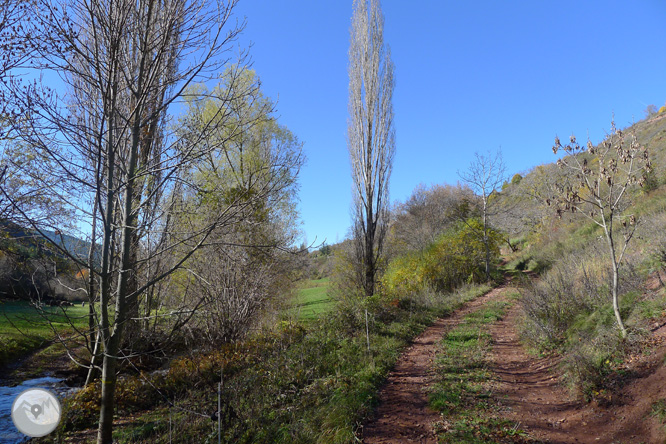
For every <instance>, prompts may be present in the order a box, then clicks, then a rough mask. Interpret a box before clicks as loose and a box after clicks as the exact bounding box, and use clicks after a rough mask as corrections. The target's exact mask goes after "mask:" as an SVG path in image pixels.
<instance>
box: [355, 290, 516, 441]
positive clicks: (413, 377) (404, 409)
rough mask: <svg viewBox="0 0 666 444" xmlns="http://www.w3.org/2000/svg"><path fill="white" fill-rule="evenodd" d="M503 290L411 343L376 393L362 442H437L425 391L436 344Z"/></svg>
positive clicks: (436, 415)
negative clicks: (468, 315) (377, 401)
mask: <svg viewBox="0 0 666 444" xmlns="http://www.w3.org/2000/svg"><path fill="white" fill-rule="evenodd" d="M504 291H505V287H504V286H501V287H498V288H495V289H493V290H490V291H489V292H488V293H486V294H485V295H483V296H480V297H478V298H476V299H474V300H473V301H470V302H468V303H466V304H465V305H463V306H462V307H461V308H460V309H458V310H456V311H454V312H453V313H452V314H451V316H449V317H446V318H440V319H438V320H437V321H436V322H435V323H434V324H433V325H432V326H430V327H428V328H427V329H426V330H425V331H424V332H423V333H422V334H421V335H420V336H418V337H417V338H416V339H415V340H414V341H413V342H412V344H411V345H410V346H409V347H408V348H407V349H406V350H405V352H403V354H402V356H401V357H400V358H399V359H398V362H397V363H396V366H395V368H394V369H393V370H392V371H391V372H390V373H389V376H388V379H387V381H386V383H385V385H384V387H383V388H382V389H381V390H380V392H379V406H378V407H377V409H376V410H375V413H374V415H373V418H372V419H371V420H370V421H368V422H367V423H366V424H365V425H364V427H363V433H362V436H363V438H362V442H363V443H365V444H388V443H420V444H431V443H436V442H437V437H436V435H435V433H434V431H433V423H435V422H436V421H438V420H440V419H441V415H440V414H439V413H438V412H436V411H434V410H432V409H430V408H429V406H428V388H429V387H430V386H431V384H432V383H433V382H434V380H435V376H436V372H435V366H434V362H433V360H434V359H435V355H436V353H437V351H438V350H439V341H440V340H441V339H442V337H443V336H444V334H445V333H446V332H448V331H449V330H451V329H453V328H455V327H456V326H457V325H458V324H459V323H460V322H461V320H462V319H463V318H464V317H465V316H466V315H467V314H469V313H471V312H473V311H475V310H477V309H479V308H480V307H481V306H483V305H484V304H486V303H487V302H489V301H491V300H494V299H498V298H499V297H500V296H501V295H502V294H503V292H504Z"/></svg>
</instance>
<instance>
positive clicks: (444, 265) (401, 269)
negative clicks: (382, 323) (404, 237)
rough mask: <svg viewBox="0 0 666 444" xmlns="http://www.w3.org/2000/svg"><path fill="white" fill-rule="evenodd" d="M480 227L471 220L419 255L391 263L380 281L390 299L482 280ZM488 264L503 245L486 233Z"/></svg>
mask: <svg viewBox="0 0 666 444" xmlns="http://www.w3.org/2000/svg"><path fill="white" fill-rule="evenodd" d="M482 232H483V225H482V224H481V222H480V221H478V220H477V219H470V220H468V221H466V222H465V223H464V224H461V225H460V226H458V227H457V228H455V229H453V230H450V231H449V232H447V233H445V234H443V235H441V236H440V237H439V238H438V239H437V241H435V242H434V243H433V244H432V245H430V247H429V248H428V249H427V250H426V251H424V252H422V253H411V254H407V255H404V256H401V257H398V258H396V259H394V260H393V261H392V262H391V263H390V264H389V267H388V270H387V272H386V273H385V275H384V277H383V279H382V287H383V288H384V290H385V291H386V293H387V294H388V295H389V296H393V297H399V296H400V295H410V294H415V293H418V292H422V291H426V290H427V289H429V288H432V289H434V290H435V291H439V292H450V291H453V290H454V289H455V288H458V287H460V286H461V285H463V284H465V283H474V282H476V283H478V282H481V281H483V280H484V279H485V273H484V266H485V258H486V252H485V245H484V244H483V239H482V237H481V235H480V233H482ZM489 241H490V242H489V246H490V256H491V260H492V261H493V262H494V261H496V260H497V258H498V257H499V245H500V244H501V243H502V242H503V240H502V238H501V236H500V235H499V233H497V232H496V231H494V230H489Z"/></svg>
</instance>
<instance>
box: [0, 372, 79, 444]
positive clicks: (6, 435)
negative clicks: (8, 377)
mask: <svg viewBox="0 0 666 444" xmlns="http://www.w3.org/2000/svg"><path fill="white" fill-rule="evenodd" d="M30 388H43V389H46V390H50V391H52V392H53V393H55V394H56V396H57V397H58V399H59V400H61V401H62V399H63V398H64V397H65V396H67V395H69V394H71V393H73V392H74V391H76V390H78V389H73V388H71V387H67V386H66V385H65V384H63V383H62V379H58V378H52V377H50V376H47V377H44V378H37V379H30V380H28V381H25V382H23V383H21V384H19V385H17V386H15V387H7V386H0V444H16V443H21V442H25V441H27V439H28V437H27V436H25V435H24V434H23V433H21V432H19V431H18V430H16V427H14V423H13V422H12V416H11V415H12V403H13V402H14V399H16V397H17V396H18V395H19V394H20V393H21V392H22V391H24V390H28V389H30Z"/></svg>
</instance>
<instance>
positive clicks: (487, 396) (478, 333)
mask: <svg viewBox="0 0 666 444" xmlns="http://www.w3.org/2000/svg"><path fill="white" fill-rule="evenodd" d="M507 306H508V303H507V302H491V303H489V304H487V305H486V306H485V307H483V308H481V309H479V310H477V311H475V312H473V313H470V314H469V315H467V316H466V317H465V319H464V320H463V322H462V323H461V324H460V325H459V326H458V327H456V328H455V329H453V330H452V331H450V332H449V333H448V334H446V335H445V337H444V338H443V340H442V344H441V345H442V350H441V352H440V353H439V354H438V356H437V359H436V364H437V371H438V382H437V383H436V384H435V386H434V388H433V390H432V392H431V394H430V405H431V406H432V407H433V408H434V409H436V410H438V411H440V412H442V415H443V418H444V419H443V420H442V422H441V423H440V424H438V427H437V428H438V434H439V439H440V442H442V443H500V442H501V443H506V442H514V443H526V442H531V441H530V440H529V439H528V438H527V437H526V435H525V432H524V431H523V430H521V429H520V428H519V427H518V426H517V425H516V424H513V423H511V422H509V421H506V420H502V419H499V418H498V417H497V416H496V415H495V411H494V409H495V407H494V405H493V403H492V392H491V390H490V382H491V374H492V373H491V370H490V368H489V365H488V364H489V363H488V359H489V353H490V350H491V336H490V334H489V327H490V325H491V324H492V323H494V322H496V321H497V320H499V319H501V317H502V316H503V314H504V312H505V311H506V309H507Z"/></svg>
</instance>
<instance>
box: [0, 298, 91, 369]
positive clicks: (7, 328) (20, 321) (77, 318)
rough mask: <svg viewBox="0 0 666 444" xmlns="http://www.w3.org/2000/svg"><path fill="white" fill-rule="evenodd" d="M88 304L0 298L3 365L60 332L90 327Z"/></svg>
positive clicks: (46, 343) (0, 354) (66, 332)
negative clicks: (37, 304)
mask: <svg viewBox="0 0 666 444" xmlns="http://www.w3.org/2000/svg"><path fill="white" fill-rule="evenodd" d="M87 314H88V307H81V306H80V305H77V306H73V307H43V308H42V309H39V310H38V309H37V308H36V307H34V306H33V305H31V304H30V303H29V302H27V301H2V302H0V365H6V364H8V363H10V362H12V361H13V360H15V359H18V358H20V357H21V356H23V355H25V354H27V353H30V352H32V351H34V350H37V349H39V348H41V347H45V346H46V345H48V344H50V343H51V342H52V341H53V339H54V337H55V334H54V329H55V330H56V331H57V332H58V333H59V334H70V333H72V332H73V331H74V328H73V327H72V326H74V327H76V328H79V329H83V328H85V327H86V325H87V322H88V318H87Z"/></svg>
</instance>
